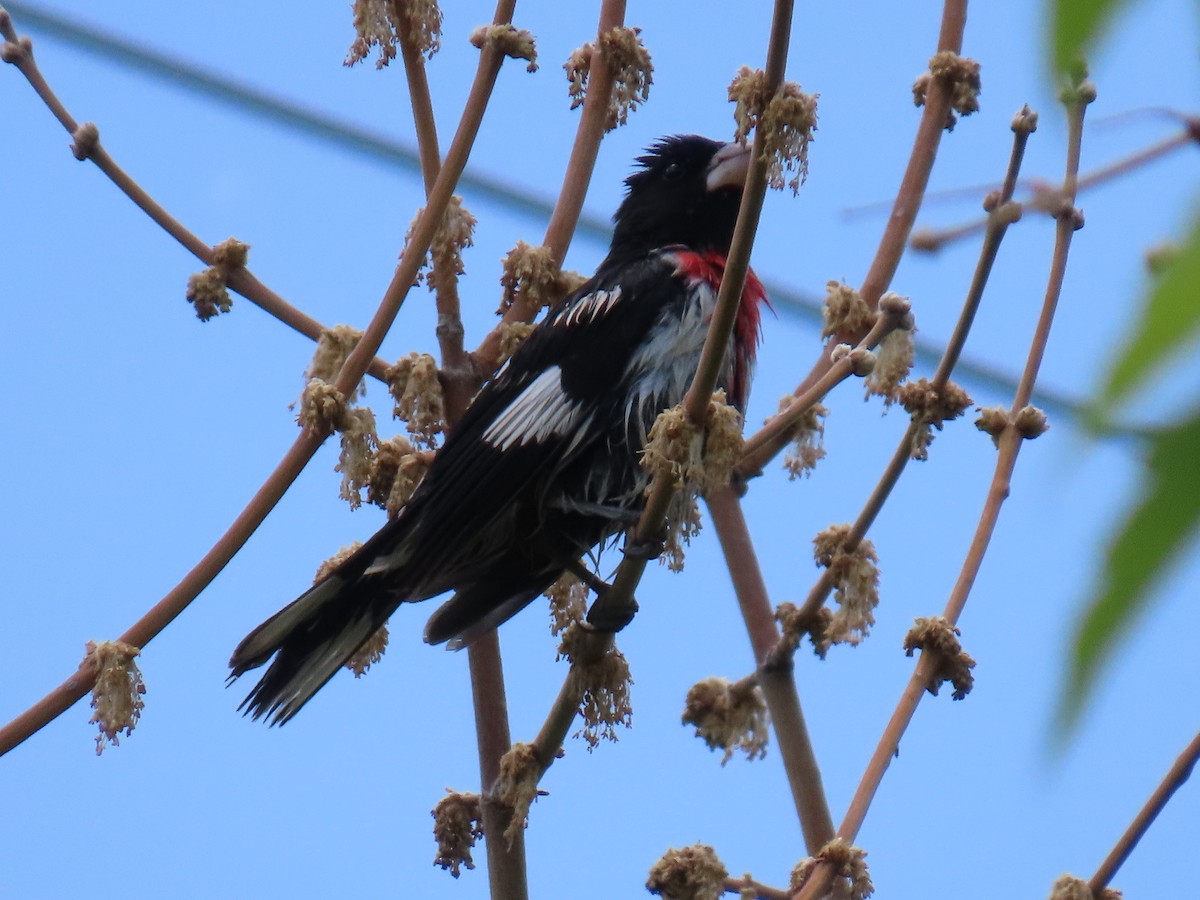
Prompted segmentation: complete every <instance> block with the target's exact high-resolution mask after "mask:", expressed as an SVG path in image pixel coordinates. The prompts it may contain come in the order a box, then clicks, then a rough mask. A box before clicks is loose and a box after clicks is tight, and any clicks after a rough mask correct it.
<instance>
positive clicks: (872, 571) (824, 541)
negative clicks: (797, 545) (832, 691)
mask: <svg viewBox="0 0 1200 900" xmlns="http://www.w3.org/2000/svg"><path fill="white" fill-rule="evenodd" d="M849 535H850V526H849V525H830V526H829V527H828V528H826V529H825V530H824V531H822V532H821V533H820V534H818V535H817V536H816V537H815V538H813V557H814V558H815V559H816V562H817V565H818V566H824V567H825V568H826V569H828V570H829V574H830V577H831V578H832V579H833V584H834V599H835V600H836V601H837V604H838V609H837V611H836V612H834V614H833V616H832V618H830V620H829V624H828V626H827V627H826V629H825V635H824V637H823V639H822V645H821V647H820V648H819V651H820V652H821V655H822V656H823V655H824V651H825V650H828V648H829V647H830V646H831V645H832V644H850V645H851V646H854V645H857V644H859V643H861V642H862V641H863V639H864V638H866V636H867V635H868V634H869V633H870V631H871V626H872V625H874V624H875V607H876V606H878V605H879V566H878V563H879V557H878V556H877V555H876V554H875V545H874V544H872V543H871V542H870V541H869V540H867V539H866V538H863V539H862V540H861V541H860V542H859V543H858V546H856V547H854V548H853V549H852V550H848V549H846V546H845V545H846V540H847V538H848V537H849Z"/></svg>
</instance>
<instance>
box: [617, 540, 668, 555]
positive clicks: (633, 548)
mask: <svg viewBox="0 0 1200 900" xmlns="http://www.w3.org/2000/svg"><path fill="white" fill-rule="evenodd" d="M665 548H666V541H664V540H663V539H662V538H652V539H650V540H647V541H637V540H634V538H633V537H632V536H630V537H627V538H626V539H625V546H624V547H622V548H621V552H622V553H624V554H625V555H626V556H628V557H629V558H630V559H658V558H659V557H660V556H662V554H663V550H664V549H665Z"/></svg>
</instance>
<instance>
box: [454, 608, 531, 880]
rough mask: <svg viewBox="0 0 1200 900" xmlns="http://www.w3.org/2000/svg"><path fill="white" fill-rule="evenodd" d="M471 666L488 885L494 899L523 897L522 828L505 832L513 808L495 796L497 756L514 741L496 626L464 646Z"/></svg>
mask: <svg viewBox="0 0 1200 900" xmlns="http://www.w3.org/2000/svg"><path fill="white" fill-rule="evenodd" d="M467 659H468V663H469V665H470V668H471V699H472V700H473V702H474V706H475V738H476V743H477V745H478V748H479V776H480V781H481V783H482V785H483V790H482V791H481V797H482V804H481V817H482V824H483V834H484V847H485V849H486V851H487V860H488V885H489V887H490V888H491V896H492V900H509V898H512V900H522V898H524V897H528V896H529V885H528V880H527V877H526V869H525V832H524V830H520V831H518V832H517V833H516V835H515V836H514V837H513V839H512V840H507V839H506V838H505V834H506V832H507V830H508V828H509V825H510V824H511V822H512V817H513V810H512V807H510V806H508V805H507V804H506V803H503V802H501V801H500V800H498V799H497V798H496V794H495V787H496V782H497V780H498V779H499V777H500V759H501V757H503V756H504V754H505V753H507V752H508V750H509V748H510V747H512V734H511V733H510V731H509V725H508V701H507V700H506V699H505V693H504V666H503V664H502V662H501V659H500V636H499V634H498V633H497V632H496V630H495V629H492V630H491V631H489V632H488V633H487V634H485V635H483V636H482V637H480V638H479V639H478V640H477V641H475V642H474V643H473V644H471V646H470V647H469V648H467Z"/></svg>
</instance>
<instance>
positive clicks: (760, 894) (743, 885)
mask: <svg viewBox="0 0 1200 900" xmlns="http://www.w3.org/2000/svg"><path fill="white" fill-rule="evenodd" d="M746 891H752V892H753V896H754V897H755V898H756V900H788V896H789V894H788V892H787V891H781V890H780V889H779V888H773V887H770V886H769V885H766V884H763V883H762V882H759V881H755V880H754V879H753V878H751V877H750V876H749V875H746V876H745V877H743V878H726V879H725V893H727V894H739V895H743V896H744V892H746Z"/></svg>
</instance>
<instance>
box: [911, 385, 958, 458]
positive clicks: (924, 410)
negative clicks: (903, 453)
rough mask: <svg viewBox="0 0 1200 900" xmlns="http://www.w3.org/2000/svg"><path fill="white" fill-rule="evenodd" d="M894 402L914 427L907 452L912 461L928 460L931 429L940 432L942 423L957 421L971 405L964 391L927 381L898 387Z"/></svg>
mask: <svg viewBox="0 0 1200 900" xmlns="http://www.w3.org/2000/svg"><path fill="white" fill-rule="evenodd" d="M896 400H897V402H898V403H899V404H900V405H901V406H903V407H904V408H905V409H906V410H907V411H908V413H909V415H911V416H912V420H913V422H915V423H916V424H917V426H918V427H917V429H916V431H915V432H914V433H913V437H912V447H911V451H910V452H911V455H912V458H913V459H920V460H925V459H928V458H929V445H930V444H932V443H933V429H935V428H936V429H937V430H938V431H941V430H942V426H943V425H945V423H946V422H949V421H951V420H953V419H957V418H958V417H959V416H961V415H962V414H963V413H964V412H965V411H966V410H967V408H968V407H969V406H970V405H971V398H970V397H969V396H968V395H967V392H966V391H964V390H963V389H962V388H960V387H959V386H958V385H957V384H955V383H954V382H953V381H947V382H946V383H945V384H944V385H942V386H941V387H937V386H936V385H935V384H934V383H933V382H931V381H930V380H929V379H927V378H921V379H919V380H918V381H913V382H909V383H908V384H905V385H902V386H901V387H900V388H899V389H898V390H897V392H896Z"/></svg>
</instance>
